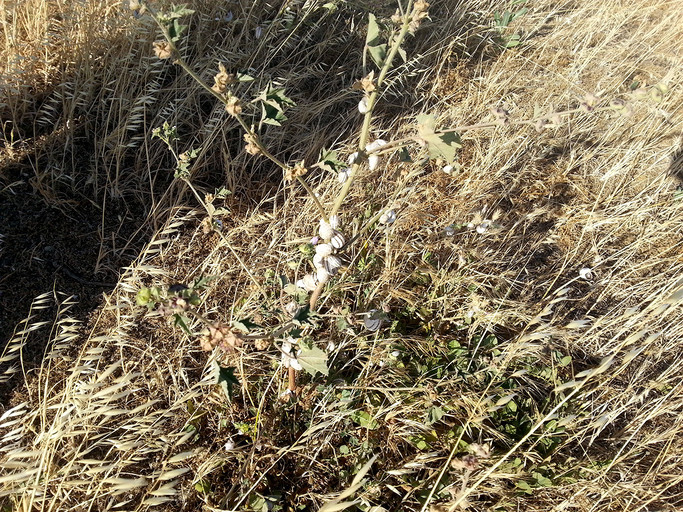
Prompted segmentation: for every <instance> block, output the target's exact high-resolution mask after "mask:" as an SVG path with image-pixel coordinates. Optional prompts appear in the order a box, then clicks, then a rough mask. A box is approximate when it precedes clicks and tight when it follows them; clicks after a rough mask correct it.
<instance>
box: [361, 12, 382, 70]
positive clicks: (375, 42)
mask: <svg viewBox="0 0 683 512" xmlns="http://www.w3.org/2000/svg"><path fill="white" fill-rule="evenodd" d="M365 46H366V48H367V49H368V52H369V53H370V57H372V60H373V61H374V63H375V64H377V67H378V68H381V67H382V65H383V64H384V59H385V58H386V56H387V45H386V44H382V43H381V39H380V32H379V25H378V24H377V18H375V15H374V14H372V13H370V14H369V19H368V35H367V38H366V39H365Z"/></svg>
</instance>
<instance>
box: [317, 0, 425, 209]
mask: <svg viewBox="0 0 683 512" xmlns="http://www.w3.org/2000/svg"><path fill="white" fill-rule="evenodd" d="M412 5H413V1H412V0H410V1H409V2H408V6H407V8H406V11H405V14H404V16H403V25H402V26H401V32H399V34H398V37H397V38H396V39H395V40H394V41H393V42H392V46H391V50H390V51H389V54H388V55H387V57H386V60H385V61H384V65H383V66H382V70H381V71H380V73H379V77H377V86H376V88H375V90H374V91H372V92H371V93H370V97H369V98H368V110H367V112H366V113H365V117H364V118H363V126H362V128H361V132H360V141H359V142H358V149H359V151H358V157H359V158H358V159H360V158H362V157H364V156H367V155H366V154H365V146H366V145H367V142H368V137H369V136H370V123H371V122H372V114H373V112H374V110H375V102H376V101H377V96H378V95H379V89H380V87H381V86H382V83H383V82H384V78H385V77H386V75H387V73H388V72H389V69H390V68H391V63H392V61H393V60H394V57H395V56H396V54H397V53H398V50H399V48H400V47H401V44H402V43H403V40H404V39H405V37H406V35H407V34H408V29H409V28H410V21H411V19H410V14H411V13H410V9H411V7H412ZM359 167H360V165H359V163H358V162H356V163H354V164H353V165H352V166H351V174H350V176H349V179H347V180H346V183H344V186H343V187H342V189H341V191H340V192H339V196H338V197H337V200H336V201H335V202H334V206H333V207H332V213H330V216H334V215H336V214H337V213H338V212H339V209H340V208H341V205H342V203H343V202H344V199H346V196H347V195H348V193H349V190H350V189H351V185H352V184H353V182H354V179H355V177H356V173H357V172H358V169H359Z"/></svg>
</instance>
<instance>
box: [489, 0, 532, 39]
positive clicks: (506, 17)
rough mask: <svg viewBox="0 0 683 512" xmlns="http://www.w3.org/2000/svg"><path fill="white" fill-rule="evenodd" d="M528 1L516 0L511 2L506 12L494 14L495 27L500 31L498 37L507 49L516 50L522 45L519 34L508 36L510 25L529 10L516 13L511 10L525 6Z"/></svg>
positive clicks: (524, 8) (525, 9) (522, 9)
mask: <svg viewBox="0 0 683 512" xmlns="http://www.w3.org/2000/svg"><path fill="white" fill-rule="evenodd" d="M526 1H527V0H515V1H514V2H511V3H510V5H509V7H508V8H507V9H506V10H504V11H496V12H495V13H494V14H493V20H494V26H495V28H496V30H497V31H498V35H499V37H500V40H501V44H502V45H503V46H504V47H505V48H515V47H517V46H519V45H520V44H522V41H521V39H520V35H519V34H516V33H514V34H508V33H507V32H508V27H509V25H510V24H511V23H512V22H513V21H515V20H516V19H518V18H520V17H522V16H524V15H525V14H526V13H527V12H529V9H527V8H526V7H522V8H521V9H518V10H516V11H513V10H510V9H512V8H513V7H515V6H518V5H522V4H525V3H526Z"/></svg>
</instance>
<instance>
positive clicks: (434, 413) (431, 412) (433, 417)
mask: <svg viewBox="0 0 683 512" xmlns="http://www.w3.org/2000/svg"><path fill="white" fill-rule="evenodd" d="M445 414H446V412H445V411H444V410H443V409H442V408H441V407H438V406H436V405H434V406H432V407H430V408H429V409H427V422H428V423H429V424H432V423H437V422H438V421H440V420H441V418H443V417H444V415H445Z"/></svg>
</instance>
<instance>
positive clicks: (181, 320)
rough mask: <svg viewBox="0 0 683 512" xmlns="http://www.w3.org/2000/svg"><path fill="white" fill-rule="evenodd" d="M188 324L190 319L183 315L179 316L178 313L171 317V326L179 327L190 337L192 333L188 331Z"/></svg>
mask: <svg viewBox="0 0 683 512" xmlns="http://www.w3.org/2000/svg"><path fill="white" fill-rule="evenodd" d="M189 323H190V319H189V318H187V317H186V316H185V315H181V314H180V313H176V314H174V315H173V325H175V326H176V327H180V328H181V329H182V330H183V331H185V333H186V334H188V335H190V336H192V331H190V328H189V327H188V324H189Z"/></svg>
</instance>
